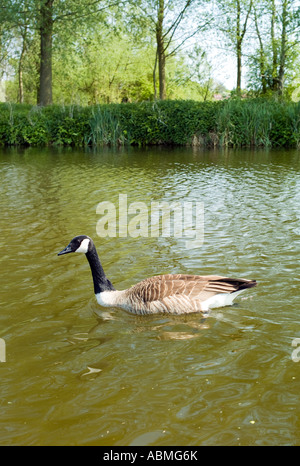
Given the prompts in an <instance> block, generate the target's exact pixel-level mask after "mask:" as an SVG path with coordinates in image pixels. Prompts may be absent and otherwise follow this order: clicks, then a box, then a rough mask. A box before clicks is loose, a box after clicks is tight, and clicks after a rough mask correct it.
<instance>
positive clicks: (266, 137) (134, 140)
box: [0, 99, 300, 147]
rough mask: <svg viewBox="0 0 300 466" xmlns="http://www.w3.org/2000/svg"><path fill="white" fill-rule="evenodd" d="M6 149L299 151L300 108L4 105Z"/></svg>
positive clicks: (0, 123)
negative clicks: (132, 147) (174, 147)
mask: <svg viewBox="0 0 300 466" xmlns="http://www.w3.org/2000/svg"><path fill="white" fill-rule="evenodd" d="M0 144H1V145H6V146H8V145H32V146H39V145H41V146H44V145H60V146H74V147H82V146H84V145H92V146H97V145H125V144H130V145H139V146H145V145H150V144H171V145H192V144H198V145H204V146H210V145H217V146H231V147H243V146H254V147H258V146H262V147H271V146H293V147H295V146H299V144H300V103H298V104H297V103H283V102H281V103H278V102H275V101H274V100H262V99H249V100H241V99H230V100H228V101H221V102H195V101H158V102H143V103H135V104H133V103H124V104H109V105H98V106H91V107H80V106H67V107H65V106H59V105H53V106H50V107H44V108H41V107H35V106H29V105H11V104H0Z"/></svg>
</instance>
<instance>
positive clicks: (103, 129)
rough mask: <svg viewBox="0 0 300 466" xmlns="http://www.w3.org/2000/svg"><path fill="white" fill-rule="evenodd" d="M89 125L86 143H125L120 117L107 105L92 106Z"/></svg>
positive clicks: (101, 144) (99, 144) (109, 144)
mask: <svg viewBox="0 0 300 466" xmlns="http://www.w3.org/2000/svg"><path fill="white" fill-rule="evenodd" d="M89 126H90V134H89V136H88V139H87V140H86V143H87V144H88V145H93V146H124V145H125V144H126V143H127V139H126V137H125V132H124V131H123V130H122V128H121V125H120V119H119V118H118V115H117V114H115V113H113V112H112V110H111V109H110V108H109V107H104V106H102V107H101V106H97V107H96V108H93V109H92V114H91V117H90V119H89Z"/></svg>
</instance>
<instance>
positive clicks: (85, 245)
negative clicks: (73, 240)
mask: <svg viewBox="0 0 300 466" xmlns="http://www.w3.org/2000/svg"><path fill="white" fill-rule="evenodd" d="M89 244H90V240H89V239H88V238H86V239H84V240H83V241H82V242H81V245H80V246H79V248H78V249H76V251H75V252H83V253H84V254H86V253H87V252H88V249H89Z"/></svg>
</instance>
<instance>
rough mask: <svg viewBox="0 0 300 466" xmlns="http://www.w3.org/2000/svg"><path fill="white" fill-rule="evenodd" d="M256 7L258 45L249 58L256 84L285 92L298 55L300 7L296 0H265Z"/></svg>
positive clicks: (276, 91)
mask: <svg viewBox="0 0 300 466" xmlns="http://www.w3.org/2000/svg"><path fill="white" fill-rule="evenodd" d="M253 10H254V21H255V31H256V37H257V42H258V46H257V49H256V51H255V53H254V54H252V55H251V56H250V59H249V63H250V67H251V69H252V73H251V80H252V85H254V87H257V88H259V89H260V90H261V92H262V93H263V94H266V93H267V92H275V93H277V94H278V95H282V94H283V91H284V85H285V80H286V78H287V77H288V75H289V73H290V72H291V71H292V69H293V63H294V62H295V59H296V58H297V55H298V50H297V45H298V44H299V38H300V36H299V34H300V24H299V16H300V10H299V7H297V6H296V5H295V2H293V1H292V0H278V1H276V0H264V1H262V2H261V3H260V4H258V5H256V6H255V7H254V9H253Z"/></svg>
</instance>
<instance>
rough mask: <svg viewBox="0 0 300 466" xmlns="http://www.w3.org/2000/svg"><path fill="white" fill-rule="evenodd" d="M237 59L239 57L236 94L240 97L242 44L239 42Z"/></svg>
mask: <svg viewBox="0 0 300 466" xmlns="http://www.w3.org/2000/svg"><path fill="white" fill-rule="evenodd" d="M236 52H237V53H236V57H237V76H236V93H237V95H238V96H240V95H241V87H242V44H241V42H240V41H239V40H238V41H237V47H236Z"/></svg>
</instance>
